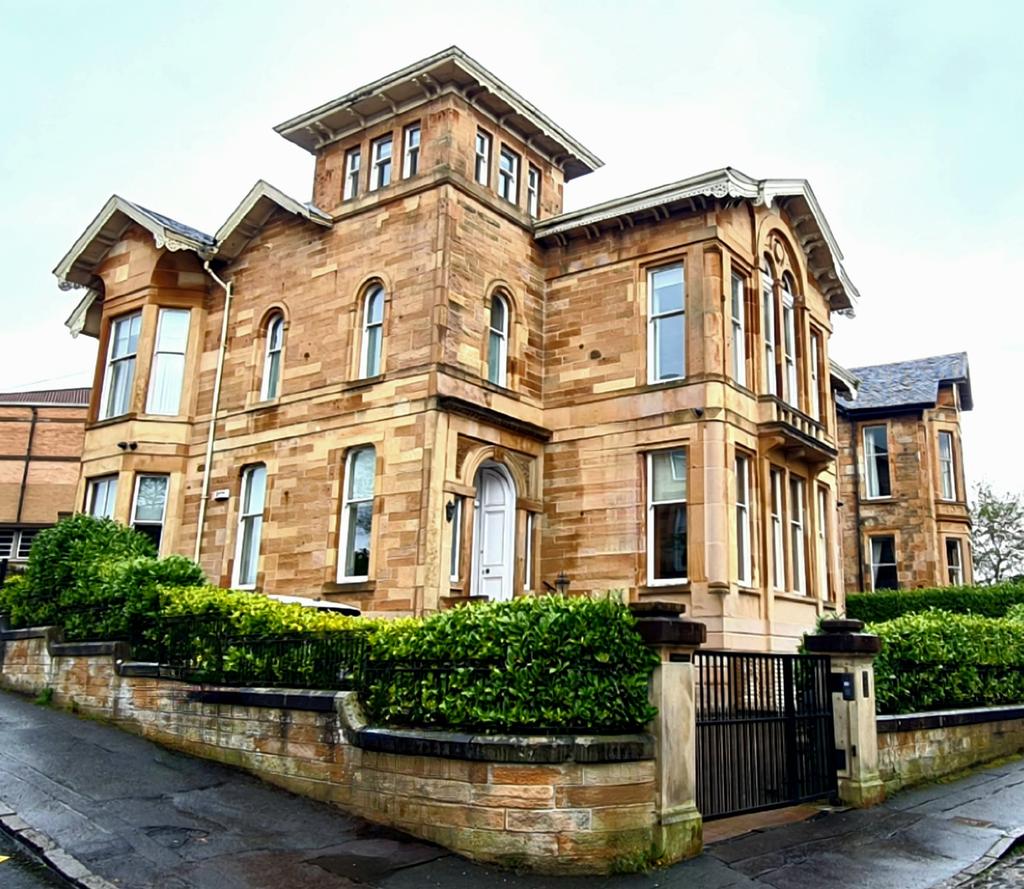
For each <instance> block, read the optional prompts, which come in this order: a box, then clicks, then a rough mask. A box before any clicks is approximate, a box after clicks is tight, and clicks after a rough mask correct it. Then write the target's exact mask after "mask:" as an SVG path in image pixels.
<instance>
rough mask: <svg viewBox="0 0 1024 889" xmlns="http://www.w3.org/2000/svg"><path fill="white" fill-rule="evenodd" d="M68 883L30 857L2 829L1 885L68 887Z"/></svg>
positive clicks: (14, 888)
mask: <svg viewBox="0 0 1024 889" xmlns="http://www.w3.org/2000/svg"><path fill="white" fill-rule="evenodd" d="M67 885H68V884H67V883H66V882H64V881H63V880H60V879H57V878H56V877H55V876H53V875H52V874H51V873H50V872H49V871H48V870H47V868H45V867H44V866H43V865H41V864H39V863H38V862H36V861H34V860H32V859H31V858H29V857H28V856H27V855H25V853H24V852H23V851H22V850H21V848H20V847H19V846H17V845H15V843H14V842H13V840H11V839H10V838H9V837H8V836H7V835H6V834H5V833H4V832H3V831H0V886H2V887H3V889H66V887H67Z"/></svg>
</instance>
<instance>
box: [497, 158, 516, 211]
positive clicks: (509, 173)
mask: <svg viewBox="0 0 1024 889" xmlns="http://www.w3.org/2000/svg"><path fill="white" fill-rule="evenodd" d="M506 161H508V162H509V164H510V166H509V169H506V168H505V162H506ZM521 163H522V158H520V157H519V155H518V154H516V152H514V151H513V150H512V149H511V148H509V147H508V146H507V145H502V146H501V148H500V149H499V151H498V196H499V197H502V198H504V199H505V200H506V201H508V202H509V203H510V204H517V205H518V203H519V166H520V164H521Z"/></svg>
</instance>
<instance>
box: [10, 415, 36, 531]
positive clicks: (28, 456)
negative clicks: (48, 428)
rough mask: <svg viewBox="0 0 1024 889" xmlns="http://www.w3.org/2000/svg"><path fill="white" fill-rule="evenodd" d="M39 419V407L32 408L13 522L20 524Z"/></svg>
mask: <svg viewBox="0 0 1024 889" xmlns="http://www.w3.org/2000/svg"><path fill="white" fill-rule="evenodd" d="M38 421H39V408H36V407H34V408H32V422H31V424H30V425H29V427H28V447H27V448H26V449H25V467H24V468H23V469H22V470H21V489H20V490H19V491H18V516H17V518H16V519H15V520H14V521H15V524H18V525H20V524H21V512H22V509H24V507H25V489H26V488H27V487H28V468H29V465H30V464H31V462H32V441H33V439H34V438H35V437H36V423H37V422H38Z"/></svg>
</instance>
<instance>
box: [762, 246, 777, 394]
mask: <svg viewBox="0 0 1024 889" xmlns="http://www.w3.org/2000/svg"><path fill="white" fill-rule="evenodd" d="M761 300H762V302H763V304H764V305H763V307H762V308H763V312H762V319H763V324H764V388H765V392H767V393H768V394H769V395H775V396H778V394H779V377H778V369H777V368H776V366H775V359H776V351H777V349H778V343H777V341H776V336H775V333H776V331H775V279H774V278H773V277H772V271H771V266H770V265H769V264H768V260H767V259H765V260H764V265H763V266H762V267H761Z"/></svg>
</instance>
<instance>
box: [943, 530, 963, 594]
mask: <svg viewBox="0 0 1024 889" xmlns="http://www.w3.org/2000/svg"><path fill="white" fill-rule="evenodd" d="M946 571H947V573H948V577H949V584H950V586H963V583H964V552H963V548H962V547H961V545H960V540H959V539H958V538H956V537H947V538H946Z"/></svg>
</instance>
